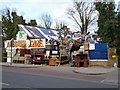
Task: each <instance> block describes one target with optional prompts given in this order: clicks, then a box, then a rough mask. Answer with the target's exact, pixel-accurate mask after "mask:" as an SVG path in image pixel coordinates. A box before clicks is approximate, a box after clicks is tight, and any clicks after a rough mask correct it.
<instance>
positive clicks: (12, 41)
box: [10, 38, 14, 65]
mask: <svg viewBox="0 0 120 90" xmlns="http://www.w3.org/2000/svg"><path fill="white" fill-rule="evenodd" d="M12 47H14V39H13V38H12V39H11V62H10V64H11V65H12V62H13V60H12V59H13V58H12Z"/></svg>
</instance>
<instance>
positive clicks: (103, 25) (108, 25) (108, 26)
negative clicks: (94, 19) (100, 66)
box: [95, 2, 115, 47]
mask: <svg viewBox="0 0 120 90" xmlns="http://www.w3.org/2000/svg"><path fill="white" fill-rule="evenodd" d="M95 5H96V9H97V10H98V11H99V19H98V27H99V30H98V35H99V36H100V37H101V39H102V40H103V41H105V42H108V44H109V46H110V47H114V45H115V41H114V40H115V4H114V2H97V3H95Z"/></svg>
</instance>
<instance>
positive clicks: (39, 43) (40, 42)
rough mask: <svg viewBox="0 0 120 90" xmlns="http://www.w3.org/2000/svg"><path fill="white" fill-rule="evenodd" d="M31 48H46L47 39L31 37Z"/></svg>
mask: <svg viewBox="0 0 120 90" xmlns="http://www.w3.org/2000/svg"><path fill="white" fill-rule="evenodd" d="M29 47H30V48H35V47H39V48H45V39H31V40H30V46H29Z"/></svg>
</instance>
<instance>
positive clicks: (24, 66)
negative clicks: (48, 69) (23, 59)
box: [0, 63, 41, 68]
mask: <svg viewBox="0 0 120 90" xmlns="http://www.w3.org/2000/svg"><path fill="white" fill-rule="evenodd" d="M0 65H1V66H5V67H18V68H37V67H40V66H41V65H27V64H26V65H25V64H14V63H13V64H10V63H0Z"/></svg>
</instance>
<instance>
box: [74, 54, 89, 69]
mask: <svg viewBox="0 0 120 90" xmlns="http://www.w3.org/2000/svg"><path fill="white" fill-rule="evenodd" d="M82 63H83V65H82ZM88 64H89V61H88V55H87V54H77V55H76V60H75V66H76V67H81V66H84V67H88Z"/></svg>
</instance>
